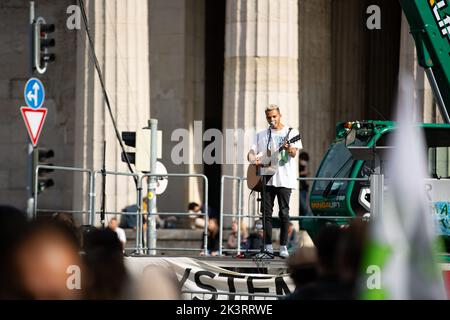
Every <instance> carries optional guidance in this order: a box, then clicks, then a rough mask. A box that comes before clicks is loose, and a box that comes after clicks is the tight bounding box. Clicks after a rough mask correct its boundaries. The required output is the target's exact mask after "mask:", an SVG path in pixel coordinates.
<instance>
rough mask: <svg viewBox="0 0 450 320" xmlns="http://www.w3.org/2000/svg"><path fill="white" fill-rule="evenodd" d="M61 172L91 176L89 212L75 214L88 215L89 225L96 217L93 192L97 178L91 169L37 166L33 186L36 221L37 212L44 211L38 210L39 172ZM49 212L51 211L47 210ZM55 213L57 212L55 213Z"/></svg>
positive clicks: (82, 211) (34, 216)
mask: <svg viewBox="0 0 450 320" xmlns="http://www.w3.org/2000/svg"><path fill="white" fill-rule="evenodd" d="M41 169H42V170H59V171H68V172H79V173H87V174H89V193H88V206H89V207H88V211H87V212H86V211H84V210H81V211H74V213H83V214H84V213H88V215H89V216H88V221H89V224H90V222H91V219H93V217H94V212H95V200H94V198H95V194H93V193H92V192H91V190H92V188H93V185H94V183H95V177H94V174H93V171H92V170H89V169H81V168H72V167H60V166H46V165H38V166H36V170H35V172H34V186H33V218H34V219H36V217H37V212H38V211H43V209H38V207H37V198H38V184H39V171H40V170H41ZM46 211H49V210H46ZM63 211H65V212H68V210H60V211H58V212H63ZM53 212H55V211H53Z"/></svg>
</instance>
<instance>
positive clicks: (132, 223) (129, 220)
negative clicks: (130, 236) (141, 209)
mask: <svg viewBox="0 0 450 320" xmlns="http://www.w3.org/2000/svg"><path fill="white" fill-rule="evenodd" d="M137 211H138V206H137V205H135V204H132V205H129V206H126V207H125V208H123V209H122V212H123V213H125V214H122V216H121V218H120V225H119V227H120V228H122V229H133V230H136V223H137V222H136V221H137V218H136V215H134V214H126V213H132V212H137Z"/></svg>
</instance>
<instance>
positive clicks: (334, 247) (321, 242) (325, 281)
mask: <svg viewBox="0 0 450 320" xmlns="http://www.w3.org/2000/svg"><path fill="white" fill-rule="evenodd" d="M341 239H342V229H341V228H340V227H338V226H336V225H328V226H325V227H324V228H323V229H322V230H321V231H320V232H319V234H318V236H317V239H316V242H315V243H316V248H317V257H318V268H317V272H318V278H317V280H316V281H315V282H313V283H311V284H309V285H306V286H303V287H301V288H300V289H298V290H297V292H296V299H299V300H347V299H351V298H352V291H351V288H349V287H348V286H347V285H346V284H344V283H343V282H342V281H341V279H340V274H339V272H340V270H339V263H338V261H339V257H338V254H339V250H338V248H339V243H340V241H341Z"/></svg>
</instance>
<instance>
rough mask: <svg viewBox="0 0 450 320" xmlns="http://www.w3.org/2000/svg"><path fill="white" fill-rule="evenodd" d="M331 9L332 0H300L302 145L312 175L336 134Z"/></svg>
mask: <svg viewBox="0 0 450 320" xmlns="http://www.w3.org/2000/svg"><path fill="white" fill-rule="evenodd" d="M332 12H333V11H332V3H331V0H318V1H308V0H300V1H299V39H300V40H299V64H300V71H299V82H300V83H299V85H300V109H299V113H300V128H301V129H302V136H303V145H304V147H305V151H306V152H308V154H309V156H310V161H309V176H313V175H314V174H315V173H316V171H317V168H318V167H319V164H320V161H321V160H322V158H323V156H324V154H325V152H326V151H327V149H328V147H329V145H330V142H331V141H332V140H333V139H334V135H335V130H334V125H330V119H332V118H333V115H334V113H333V112H332V109H331V105H332V100H331V88H332V87H331V86H332V74H331V70H332V57H333V53H332V28H331V24H332V17H331V14H332ZM318 129H319V130H318ZM309 184H310V185H311V184H312V183H309Z"/></svg>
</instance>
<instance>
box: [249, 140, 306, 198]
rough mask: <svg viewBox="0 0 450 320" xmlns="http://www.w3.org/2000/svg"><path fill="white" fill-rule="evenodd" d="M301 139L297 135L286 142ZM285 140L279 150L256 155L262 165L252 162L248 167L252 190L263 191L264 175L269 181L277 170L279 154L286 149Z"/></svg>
mask: <svg viewBox="0 0 450 320" xmlns="http://www.w3.org/2000/svg"><path fill="white" fill-rule="evenodd" d="M300 139H301V136H300V135H296V136H295V137H293V138H292V139H290V140H287V141H286V142H287V143H289V144H291V143H294V142H297V141H298V140H300ZM286 142H284V143H283V144H282V145H281V146H280V147H279V148H278V149H277V150H275V151H273V152H270V151H269V154H268V153H267V152H266V153H258V155H257V156H256V157H257V158H258V159H259V160H260V161H261V163H262V165H258V166H257V165H255V164H250V165H249V166H248V168H247V187H248V188H249V189H250V190H253V191H256V192H261V191H262V183H263V177H265V178H266V181H267V182H268V181H269V180H270V179H271V178H272V176H273V175H274V174H275V173H276V172H277V164H278V154H279V153H280V152H281V150H283V149H284V144H285V143H286Z"/></svg>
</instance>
